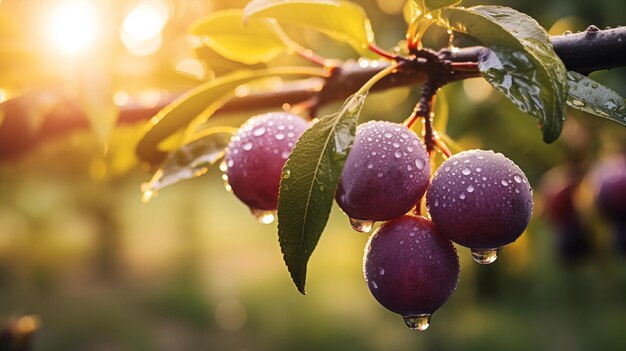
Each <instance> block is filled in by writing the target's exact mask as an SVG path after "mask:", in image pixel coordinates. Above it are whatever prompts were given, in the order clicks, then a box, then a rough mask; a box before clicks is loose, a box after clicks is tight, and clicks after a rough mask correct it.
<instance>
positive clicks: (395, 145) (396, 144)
mask: <svg viewBox="0 0 626 351" xmlns="http://www.w3.org/2000/svg"><path fill="white" fill-rule="evenodd" d="M392 145H393V147H400V144H399V143H393V144H392Z"/></svg>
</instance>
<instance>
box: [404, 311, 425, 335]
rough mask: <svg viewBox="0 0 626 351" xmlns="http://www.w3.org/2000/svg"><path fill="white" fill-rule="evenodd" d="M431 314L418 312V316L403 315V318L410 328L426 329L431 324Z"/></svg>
mask: <svg viewBox="0 0 626 351" xmlns="http://www.w3.org/2000/svg"><path fill="white" fill-rule="evenodd" d="M430 316H431V315H430V314H418V315H417V316H402V319H404V324H406V326H407V327H409V329H411V330H419V331H424V330H426V329H428V326H429V325H430Z"/></svg>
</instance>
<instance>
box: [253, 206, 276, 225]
mask: <svg viewBox="0 0 626 351" xmlns="http://www.w3.org/2000/svg"><path fill="white" fill-rule="evenodd" d="M250 212H252V215H253V216H254V217H255V218H256V219H257V221H259V223H263V224H271V223H272V222H274V219H275V218H276V211H275V210H274V211H273V210H259V209H258V208H250Z"/></svg>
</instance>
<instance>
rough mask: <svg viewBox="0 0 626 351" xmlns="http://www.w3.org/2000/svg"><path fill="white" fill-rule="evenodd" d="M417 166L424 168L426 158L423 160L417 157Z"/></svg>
mask: <svg viewBox="0 0 626 351" xmlns="http://www.w3.org/2000/svg"><path fill="white" fill-rule="evenodd" d="M415 167H417V169H423V168H424V160H422V159H421V158H416V159H415Z"/></svg>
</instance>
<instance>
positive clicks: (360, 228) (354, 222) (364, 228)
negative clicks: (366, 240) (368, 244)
mask: <svg viewBox="0 0 626 351" xmlns="http://www.w3.org/2000/svg"><path fill="white" fill-rule="evenodd" d="M350 225H351V226H352V229H354V230H356V231H357V232H360V233H369V232H370V231H371V230H372V226H373V225H374V221H368V220H363V219H356V218H350Z"/></svg>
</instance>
